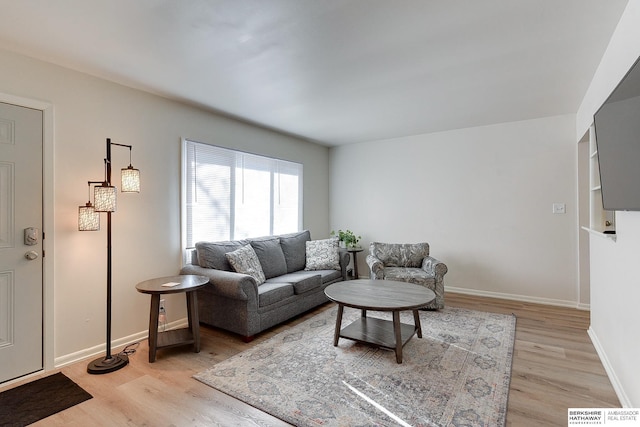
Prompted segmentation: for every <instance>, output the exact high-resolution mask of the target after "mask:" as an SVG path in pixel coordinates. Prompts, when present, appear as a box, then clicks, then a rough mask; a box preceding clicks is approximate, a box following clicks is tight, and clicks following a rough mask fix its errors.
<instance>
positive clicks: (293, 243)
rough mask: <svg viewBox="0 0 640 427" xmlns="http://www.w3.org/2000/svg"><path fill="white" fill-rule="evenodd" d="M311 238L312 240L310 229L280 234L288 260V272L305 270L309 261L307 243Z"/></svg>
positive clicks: (286, 259)
mask: <svg viewBox="0 0 640 427" xmlns="http://www.w3.org/2000/svg"><path fill="white" fill-rule="evenodd" d="M309 240H311V233H310V232H309V230H304V231H301V232H299V233H290V234H283V235H281V236H280V246H281V247H282V252H283V253H284V259H285V261H286V262H287V273H292V272H294V271H300V270H304V266H305V264H306V261H307V257H306V245H305V243H306V242H307V241H309Z"/></svg>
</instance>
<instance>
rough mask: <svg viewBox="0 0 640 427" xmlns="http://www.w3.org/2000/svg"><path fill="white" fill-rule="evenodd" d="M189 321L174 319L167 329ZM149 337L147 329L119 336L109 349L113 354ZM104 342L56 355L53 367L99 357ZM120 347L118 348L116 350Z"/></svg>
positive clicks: (102, 352) (182, 325)
mask: <svg viewBox="0 0 640 427" xmlns="http://www.w3.org/2000/svg"><path fill="white" fill-rule="evenodd" d="M188 324H189V322H188V320H187V318H186V317H185V318H184V319H180V320H176V321H174V322H171V323H168V324H167V329H178V328H186V327H187V326H188ZM148 337H149V331H146V330H145V331H142V332H138V333H135V334H132V335H129V336H127V337H123V338H119V339H117V340H112V342H111V351H112V353H113V354H116V353H118V352H119V351H121V347H125V346H127V345H129V344H132V343H135V342H138V341H143V340H146V339H147V338H148ZM105 348H106V344H105V343H102V344H100V345H97V346H94V347H90V348H85V349H84V350H80V351H76V352H75V353H70V354H66V355H64V356H59V357H56V358H55V360H54V366H55V368H62V367H63V366H67V365H71V364H73V363H76V362H79V361H81V360H84V359H88V358H90V357H99V356H100V355H101V354H105ZM116 349H120V350H116Z"/></svg>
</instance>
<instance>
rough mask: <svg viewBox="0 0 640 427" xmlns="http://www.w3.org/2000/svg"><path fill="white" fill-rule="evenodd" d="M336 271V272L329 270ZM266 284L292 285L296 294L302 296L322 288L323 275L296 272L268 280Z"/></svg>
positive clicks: (312, 272)
mask: <svg viewBox="0 0 640 427" xmlns="http://www.w3.org/2000/svg"><path fill="white" fill-rule="evenodd" d="M327 271H332V272H333V271H335V270H327ZM266 283H291V284H292V285H293V289H294V291H295V293H296V294H302V293H305V292H308V291H310V290H312V289H317V288H320V286H321V285H322V283H324V282H323V280H322V275H321V274H320V272H319V271H318V272H316V271H303V270H301V271H296V272H293V273H287V274H283V275H282V276H278V277H274V278H272V279H267V282H266Z"/></svg>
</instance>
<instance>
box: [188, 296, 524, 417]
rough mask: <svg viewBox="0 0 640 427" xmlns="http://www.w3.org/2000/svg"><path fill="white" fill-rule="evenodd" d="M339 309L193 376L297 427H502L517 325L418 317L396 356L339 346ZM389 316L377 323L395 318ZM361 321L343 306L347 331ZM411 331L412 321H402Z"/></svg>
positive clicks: (445, 315) (485, 318)
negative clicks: (418, 327)
mask: <svg viewBox="0 0 640 427" xmlns="http://www.w3.org/2000/svg"><path fill="white" fill-rule="evenodd" d="M336 312H337V306H336V307H333V308H331V309H330V310H327V311H325V312H323V313H320V314H318V315H317V316H315V317H313V318H311V319H309V320H306V321H305V322H303V323H300V324H299V325H296V326H295V327H293V328H292V329H290V330H287V331H284V332H282V333H280V334H278V335H276V336H274V337H272V338H270V339H269V340H267V341H265V342H263V343H261V344H258V345H257V346H255V347H253V348H252V349H249V350H246V351H244V352H242V353H240V354H238V355H236V356H234V357H232V358H230V359H227V360H225V361H223V362H221V363H218V364H216V365H215V366H213V367H212V368H210V369H208V370H206V371H204V372H201V373H199V374H197V375H195V376H194V377H195V378H196V379H198V380H199V381H202V382H203V383H205V384H207V385H209V386H211V387H214V388H216V389H218V390H220V391H222V392H224V393H227V394H229V395H231V396H233V397H235V398H237V399H240V400H242V401H244V402H246V403H248V404H250V405H252V406H254V407H256V408H258V409H260V410H262V411H264V412H267V413H269V414H271V415H273V416H275V417H278V418H280V419H282V420H284V421H286V422H288V423H291V424H293V425H296V426H318V425H322V426H397V425H411V426H491V427H493V426H503V425H504V424H505V415H506V411H507V399H508V395H509V382H510V379H511V360H512V356H513V343H514V335H515V324H516V319H515V316H507V315H502V314H494V313H484V312H478V311H471V310H466V309H458V308H445V309H444V310H441V311H420V318H421V323H422V336H423V338H418V337H417V336H414V337H413V338H411V340H410V341H409V342H408V343H407V344H406V345H405V347H404V350H403V363H402V364H397V363H396V359H395V353H394V352H393V351H390V350H384V349H378V348H375V347H373V346H369V345H365V344H359V343H356V342H353V341H350V340H347V339H343V338H341V339H340V341H339V343H338V347H334V346H333V333H334V328H335V319H336ZM387 314H388V313H382V312H368V313H367V315H368V316H369V317H380V318H385V319H391V317H390V316H387ZM359 316H360V311H359V310H355V309H350V308H347V307H345V311H344V317H343V320H342V325H343V327H344V326H345V325H348V324H349V323H350V322H351V321H353V320H355V319H357V318H358V317H359ZM401 321H402V322H403V323H408V324H412V323H413V317H412V315H411V312H403V313H402V314H401Z"/></svg>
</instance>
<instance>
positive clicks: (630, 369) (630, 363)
mask: <svg viewBox="0 0 640 427" xmlns="http://www.w3.org/2000/svg"><path fill="white" fill-rule="evenodd" d="M639 40H640V2H633V1H631V2H629V4H628V5H627V9H626V10H625V12H624V14H623V16H622V18H621V19H620V22H619V23H618V27H617V28H616V31H615V32H614V35H613V37H612V38H611V42H610V44H609V47H608V48H607V51H606V52H605V54H604V56H603V58H602V62H601V63H600V66H599V67H598V70H597V72H596V74H595V76H594V78H593V81H592V82H591V85H590V87H589V89H588V91H587V93H586V95H585V97H584V101H583V103H582V105H581V106H580V109H579V110H578V114H577V125H576V126H577V127H576V129H577V132H576V134H577V135H579V136H581V135H582V134H584V132H585V130H586V129H587V128H588V127H589V126H590V124H591V122H592V120H593V114H594V113H595V112H596V110H597V109H598V108H599V107H600V105H602V103H603V102H604V101H605V99H606V98H607V97H608V96H609V94H610V93H611V91H612V90H613V89H614V88H615V86H616V85H617V84H618V82H619V81H620V80H621V79H622V77H623V76H624V75H625V74H626V72H627V71H628V70H629V68H630V67H631V65H632V64H633V63H634V62H635V61H636V59H637V58H638V56H640V42H639ZM579 136H578V137H579ZM616 232H617V240H616V241H615V242H613V241H611V240H609V239H605V238H602V237H599V236H591V238H590V252H591V328H590V331H589V332H590V335H591V337H592V339H593V341H594V344H595V345H596V348H597V349H598V352H599V354H600V358H601V360H602V361H603V363H604V365H605V368H606V369H607V372H608V373H609V378H610V379H611V382H612V383H613V386H614V388H615V389H616V392H617V393H618V397H619V399H620V401H621V402H622V404H623V405H624V406H627V407H640V370H639V369H638V360H640V340H639V339H638V327H640V310H639V309H638V303H639V302H640V286H639V285H640V270H639V269H638V267H637V265H638V256H639V255H640V212H616Z"/></svg>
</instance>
